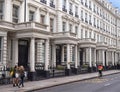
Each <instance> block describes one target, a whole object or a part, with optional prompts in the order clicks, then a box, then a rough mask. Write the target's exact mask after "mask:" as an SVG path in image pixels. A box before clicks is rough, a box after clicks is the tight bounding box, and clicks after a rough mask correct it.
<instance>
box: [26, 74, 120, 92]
mask: <svg viewBox="0 0 120 92" xmlns="http://www.w3.org/2000/svg"><path fill="white" fill-rule="evenodd" d="M118 73H120V72H115V73H111V74H105V75H103V76H108V75H113V74H118ZM94 78H98V76H94V77H90V78H85V79H78V80H74V81H68V82H65V83H59V84H53V85H50V86H46V87H37V88H32V89H26V90H24V92H32V91H36V90H42V89H45V88H51V87H55V86H60V85H64V84H69V83H74V82H79V81H84V80H89V79H94Z"/></svg>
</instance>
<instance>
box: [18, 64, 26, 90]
mask: <svg viewBox="0 0 120 92" xmlns="http://www.w3.org/2000/svg"><path fill="white" fill-rule="evenodd" d="M19 72H20V82H19V85H18V87H19V88H20V86H21V85H22V87H24V77H25V74H24V67H23V66H20V68H19Z"/></svg>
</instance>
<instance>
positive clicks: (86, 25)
mask: <svg viewBox="0 0 120 92" xmlns="http://www.w3.org/2000/svg"><path fill="white" fill-rule="evenodd" d="M119 61H120V12H119V10H118V9H117V8H114V7H113V6H112V4H111V3H110V2H108V1H107V0H0V69H1V70H2V69H3V68H6V67H13V66H15V65H16V64H17V65H23V66H24V67H25V68H26V69H28V70H29V72H30V76H32V77H33V78H34V75H35V73H36V71H37V69H38V68H39V66H41V65H42V66H43V69H42V70H43V71H44V73H45V75H46V76H47V75H48V74H49V69H50V67H57V65H65V66H66V74H67V75H69V74H70V72H71V69H73V70H74V72H75V73H77V71H78V69H79V68H78V67H80V66H82V65H88V66H89V69H90V70H92V69H93V67H94V68H95V67H97V65H98V64H102V65H103V66H104V67H105V68H107V67H108V66H109V65H112V66H116V65H117V64H118V63H119ZM71 66H72V68H71Z"/></svg>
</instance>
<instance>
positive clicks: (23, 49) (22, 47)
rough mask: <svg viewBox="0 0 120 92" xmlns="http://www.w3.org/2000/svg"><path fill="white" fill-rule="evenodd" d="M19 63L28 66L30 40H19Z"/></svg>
mask: <svg viewBox="0 0 120 92" xmlns="http://www.w3.org/2000/svg"><path fill="white" fill-rule="evenodd" d="M18 65H19V66H20V65H22V66H24V67H25V68H28V41H27V40H19V42H18Z"/></svg>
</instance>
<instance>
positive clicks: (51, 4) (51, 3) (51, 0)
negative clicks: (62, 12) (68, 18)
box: [50, 0, 55, 8]
mask: <svg viewBox="0 0 120 92" xmlns="http://www.w3.org/2000/svg"><path fill="white" fill-rule="evenodd" d="M50 6H51V7H53V8H55V5H54V0H50Z"/></svg>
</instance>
